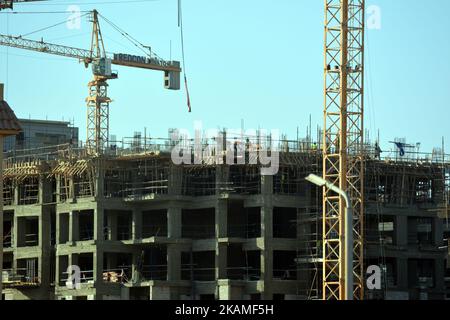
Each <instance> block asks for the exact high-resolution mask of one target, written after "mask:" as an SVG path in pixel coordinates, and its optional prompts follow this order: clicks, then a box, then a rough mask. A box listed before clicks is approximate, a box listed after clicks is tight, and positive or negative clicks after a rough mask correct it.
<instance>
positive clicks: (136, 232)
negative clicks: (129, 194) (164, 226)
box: [131, 209, 142, 240]
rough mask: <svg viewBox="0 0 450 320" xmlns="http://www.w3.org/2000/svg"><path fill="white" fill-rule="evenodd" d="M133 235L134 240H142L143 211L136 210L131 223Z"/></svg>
mask: <svg viewBox="0 0 450 320" xmlns="http://www.w3.org/2000/svg"><path fill="white" fill-rule="evenodd" d="M131 234H132V239H133V240H138V239H142V210H141V209H134V210H133V217H132V221H131Z"/></svg>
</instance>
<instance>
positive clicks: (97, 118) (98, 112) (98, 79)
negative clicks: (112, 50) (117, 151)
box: [86, 10, 117, 154]
mask: <svg viewBox="0 0 450 320" xmlns="http://www.w3.org/2000/svg"><path fill="white" fill-rule="evenodd" d="M91 22H92V40H91V51H90V53H91V55H90V60H91V61H95V63H98V66H99V68H104V69H105V71H106V68H108V66H107V65H106V64H107V63H108V62H107V61H108V60H107V59H106V51H105V44H104V43H103V36H102V32H101V29H100V23H99V21H98V12H97V10H94V11H93V12H92V20H91ZM100 63H103V64H104V65H100ZM94 66H95V65H94ZM94 70H95V69H94ZM116 78H117V74H114V73H112V72H111V73H110V72H95V71H94V78H93V79H92V81H90V82H89V84H88V87H89V96H88V97H87V98H86V104H87V119H86V133H87V137H86V147H87V150H88V152H90V153H91V154H100V153H101V152H102V151H103V150H104V149H105V148H106V147H107V144H108V140H109V104H110V102H111V101H112V100H111V99H110V98H109V97H108V83H107V80H109V79H116Z"/></svg>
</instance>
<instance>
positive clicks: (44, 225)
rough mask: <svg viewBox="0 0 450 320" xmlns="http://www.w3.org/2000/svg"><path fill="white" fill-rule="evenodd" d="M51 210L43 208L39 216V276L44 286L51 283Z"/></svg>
mask: <svg viewBox="0 0 450 320" xmlns="http://www.w3.org/2000/svg"><path fill="white" fill-rule="evenodd" d="M50 228H51V212H50V210H49V208H45V207H44V208H42V212H41V214H40V216H39V248H40V249H41V252H40V255H39V259H38V277H39V279H41V284H42V285H43V286H49V285H50V244H51V230H50Z"/></svg>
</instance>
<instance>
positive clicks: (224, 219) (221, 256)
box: [215, 200, 228, 280]
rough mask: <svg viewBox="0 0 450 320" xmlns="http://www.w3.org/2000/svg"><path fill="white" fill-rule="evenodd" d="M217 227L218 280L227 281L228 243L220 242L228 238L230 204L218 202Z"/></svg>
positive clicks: (223, 201)
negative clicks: (221, 239)
mask: <svg viewBox="0 0 450 320" xmlns="http://www.w3.org/2000/svg"><path fill="white" fill-rule="evenodd" d="M215 226H216V250H215V251H216V258H215V261H216V262H215V266H216V280H219V279H227V251H228V246H227V243H221V242H219V239H220V238H226V237H227V234H228V230H227V229H228V202H227V200H218V201H217V204H216V208H215Z"/></svg>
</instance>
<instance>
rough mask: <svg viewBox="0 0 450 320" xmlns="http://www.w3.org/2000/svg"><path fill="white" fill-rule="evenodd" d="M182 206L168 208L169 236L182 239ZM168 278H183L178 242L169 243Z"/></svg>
mask: <svg viewBox="0 0 450 320" xmlns="http://www.w3.org/2000/svg"><path fill="white" fill-rule="evenodd" d="M181 214H182V211H181V208H177V207H172V208H169V209H168V210H167V237H169V238H170V239H180V238H181V236H182V234H181ZM167 280H168V281H179V280H181V249H180V247H179V245H178V244H169V245H167Z"/></svg>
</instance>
